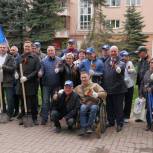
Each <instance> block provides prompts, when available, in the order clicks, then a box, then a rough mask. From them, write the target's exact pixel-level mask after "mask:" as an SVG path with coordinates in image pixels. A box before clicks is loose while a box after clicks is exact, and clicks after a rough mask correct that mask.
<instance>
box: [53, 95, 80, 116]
mask: <svg viewBox="0 0 153 153" xmlns="http://www.w3.org/2000/svg"><path fill="white" fill-rule="evenodd" d="M79 107H80V98H79V96H78V95H77V94H76V93H75V92H72V94H71V95H70V96H69V97H67V96H66V94H65V93H63V94H62V95H61V96H59V97H58V99H57V100H56V101H53V106H52V110H56V111H58V112H60V113H61V114H62V115H63V116H65V117H66V118H76V117H77V112H78V109H79Z"/></svg>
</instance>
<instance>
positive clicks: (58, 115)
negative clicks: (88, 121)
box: [51, 80, 80, 132]
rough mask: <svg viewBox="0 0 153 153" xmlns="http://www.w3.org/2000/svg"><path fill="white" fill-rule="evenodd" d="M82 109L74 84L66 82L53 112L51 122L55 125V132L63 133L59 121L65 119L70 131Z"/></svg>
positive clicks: (54, 104) (55, 102)
mask: <svg viewBox="0 0 153 153" xmlns="http://www.w3.org/2000/svg"><path fill="white" fill-rule="evenodd" d="M79 107H80V99H79V96H78V95H77V94H76V93H75V92H74V91H73V82H72V81H70V80H67V81H65V84H64V92H63V93H62V94H61V95H59V96H58V98H57V99H56V100H55V101H54V103H53V108H52V112H51V120H52V121H53V122H54V125H55V127H56V128H55V132H60V131H61V125H60V122H59V120H61V119H62V118H64V119H65V120H66V123H67V125H68V129H72V128H73V127H74V125H75V122H76V118H77V112H78V109H79Z"/></svg>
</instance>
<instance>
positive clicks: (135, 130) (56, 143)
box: [0, 121, 153, 153]
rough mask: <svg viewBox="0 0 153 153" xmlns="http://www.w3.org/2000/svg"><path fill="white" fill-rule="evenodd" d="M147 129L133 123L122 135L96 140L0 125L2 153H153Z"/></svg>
mask: <svg viewBox="0 0 153 153" xmlns="http://www.w3.org/2000/svg"><path fill="white" fill-rule="evenodd" d="M144 128H145V124H144V123H135V122H134V121H130V123H129V124H127V125H125V126H124V129H123V131H122V132H120V133H116V131H115V129H114V128H110V129H108V130H107V131H106V133H105V134H103V135H102V137H101V138H100V139H97V138H96V136H95V135H94V134H93V135H91V136H87V137H79V136H77V132H68V131H67V130H66V129H64V130H63V131H62V132H61V133H59V134H56V133H54V132H53V127H51V125H50V124H48V125H46V126H41V125H40V126H35V127H32V128H24V127H22V126H18V124H17V121H12V122H10V123H7V124H0V153H153V133H152V132H146V131H144Z"/></svg>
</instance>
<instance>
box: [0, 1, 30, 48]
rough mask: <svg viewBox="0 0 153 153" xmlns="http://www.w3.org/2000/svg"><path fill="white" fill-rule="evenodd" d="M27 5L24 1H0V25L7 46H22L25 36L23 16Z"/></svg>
mask: <svg viewBox="0 0 153 153" xmlns="http://www.w3.org/2000/svg"><path fill="white" fill-rule="evenodd" d="M27 8H28V4H27V2H26V1H24V0H19V1H18V0H10V1H9V0H0V24H1V25H2V26H3V28H4V30H5V34H6V37H7V39H8V40H9V44H10V45H11V44H16V45H18V47H20V46H21V45H22V42H23V37H24V35H25V32H24V31H25V29H26V26H25V22H26V20H25V16H26V9H27Z"/></svg>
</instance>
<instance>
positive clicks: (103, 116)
mask: <svg viewBox="0 0 153 153" xmlns="http://www.w3.org/2000/svg"><path fill="white" fill-rule="evenodd" d="M99 113H100V114H99V123H100V129H101V133H104V132H105V131H106V121H107V119H106V106H105V104H104V103H102V104H101V106H100V112H99Z"/></svg>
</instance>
